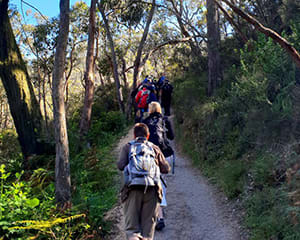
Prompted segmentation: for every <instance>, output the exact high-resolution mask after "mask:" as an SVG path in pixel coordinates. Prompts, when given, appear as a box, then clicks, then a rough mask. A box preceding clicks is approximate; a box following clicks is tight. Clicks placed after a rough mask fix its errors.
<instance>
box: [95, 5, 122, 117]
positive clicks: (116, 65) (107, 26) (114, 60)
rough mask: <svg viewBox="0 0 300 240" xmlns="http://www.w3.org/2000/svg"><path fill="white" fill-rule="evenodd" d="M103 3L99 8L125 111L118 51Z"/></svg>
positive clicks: (120, 102) (119, 100) (119, 97)
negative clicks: (116, 50)
mask: <svg viewBox="0 0 300 240" xmlns="http://www.w3.org/2000/svg"><path fill="white" fill-rule="evenodd" d="M103 4H104V2H103V0H102V1H101V3H100V5H99V10H100V13H101V16H102V18H103V21H104V28H105V31H106V36H107V39H108V43H109V48H110V51H111V58H112V65H113V75H114V80H115V84H116V91H117V98H118V103H119V107H120V110H121V111H122V113H125V108H124V101H123V95H122V89H121V85H120V79H119V73H118V64H117V56H116V52H115V46H114V40H113V37H112V34H111V31H110V28H109V23H108V20H107V18H106V15H105V12H104V6H103Z"/></svg>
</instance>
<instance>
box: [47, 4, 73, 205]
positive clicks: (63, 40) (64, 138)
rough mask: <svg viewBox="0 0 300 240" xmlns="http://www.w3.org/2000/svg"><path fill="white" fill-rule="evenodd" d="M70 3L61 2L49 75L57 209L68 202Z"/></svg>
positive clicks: (69, 190) (69, 189)
mask: <svg viewBox="0 0 300 240" xmlns="http://www.w3.org/2000/svg"><path fill="white" fill-rule="evenodd" d="M69 5H70V1H69V0H60V4H59V7H60V19H59V33H58V39H57V46H56V52H55V60H54V68H53V75H52V98H53V113H54V124H55V126H54V127H55V143H56V159H55V198H56V202H57V204H58V207H60V208H65V207H67V206H69V204H70V202H71V178H70V163H69V143H68V133H67V124H66V111H65V101H64V70H65V61H66V49H67V42H68V34H69Z"/></svg>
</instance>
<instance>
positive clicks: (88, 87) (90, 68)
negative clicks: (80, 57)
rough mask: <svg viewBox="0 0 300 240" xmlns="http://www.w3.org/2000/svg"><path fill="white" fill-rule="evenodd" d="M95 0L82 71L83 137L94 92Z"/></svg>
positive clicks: (86, 129)
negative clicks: (83, 71) (84, 66)
mask: <svg viewBox="0 0 300 240" xmlns="http://www.w3.org/2000/svg"><path fill="white" fill-rule="evenodd" d="M96 2H97V1H96V0H91V7H90V17H89V33H88V47H87V55H86V69H85V73H84V81H85V97H84V106H83V109H82V115H81V120H80V136H81V137H83V136H85V135H86V134H87V132H88V130H89V127H90V124H91V115H92V104H93V99H94V93H95V85H94V78H95V59H94V53H95V50H94V49H95V31H96V26H95V25H96V24H95V19H96Z"/></svg>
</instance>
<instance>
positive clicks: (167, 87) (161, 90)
mask: <svg viewBox="0 0 300 240" xmlns="http://www.w3.org/2000/svg"><path fill="white" fill-rule="evenodd" d="M172 92H173V86H172V85H171V83H170V82H169V80H168V79H167V78H166V77H165V76H161V77H160V78H159V79H158V80H157V81H156V80H155V79H154V78H153V77H152V76H147V77H146V78H145V79H144V80H143V81H142V82H141V83H140V84H138V86H137V88H136V89H135V91H133V92H132V94H131V96H132V97H133V98H134V102H135V122H141V120H142V119H143V117H144V113H146V112H147V111H148V105H149V103H151V102H160V103H161V107H162V108H163V109H164V115H165V116H170V107H171V95H172Z"/></svg>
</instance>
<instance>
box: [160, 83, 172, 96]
mask: <svg viewBox="0 0 300 240" xmlns="http://www.w3.org/2000/svg"><path fill="white" fill-rule="evenodd" d="M162 90H163V92H164V93H168V94H171V93H172V91H173V86H172V85H171V84H170V83H169V82H165V83H164V85H163V86H162Z"/></svg>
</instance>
